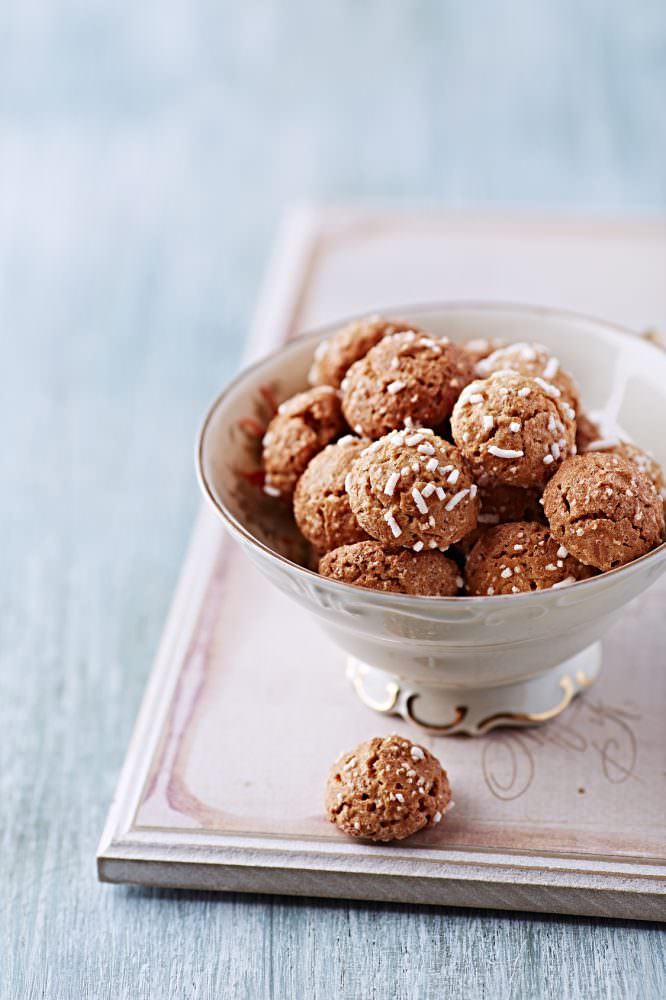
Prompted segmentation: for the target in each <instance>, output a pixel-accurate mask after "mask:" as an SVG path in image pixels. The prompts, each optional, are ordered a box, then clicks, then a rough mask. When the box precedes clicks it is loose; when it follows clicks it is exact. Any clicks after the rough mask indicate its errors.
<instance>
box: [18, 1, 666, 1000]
mask: <svg viewBox="0 0 666 1000" xmlns="http://www.w3.org/2000/svg"><path fill="white" fill-rule="evenodd" d="M503 11H504V8H503V6H502V5H500V4H496V3H493V2H491V0H487V2H485V3H483V4H481V7H479V6H478V5H465V4H456V3H453V2H447V3H424V4H421V5H418V6H417V7H414V6H412V5H409V4H401V5H394V6H393V7H391V10H390V11H389V9H388V8H387V7H386V5H384V4H381V3H379V0H373V2H372V3H368V4H366V5H363V7H362V8H359V6H358V5H357V4H354V3H352V2H351V0H345V2H342V3H338V4H334V5H329V6H328V7H326V8H325V9H324V8H320V7H319V6H318V5H315V6H313V5H311V4H306V3H304V2H296V0H294V2H286V0H285V2H283V3H281V4H275V5H266V4H262V3H259V2H257V0H250V2H248V3H244V4H242V5H232V4H230V3H219V4H218V3H212V2H207V0H196V2H194V0H193V2H190V3H177V2H168V3H163V2H159V3H158V2H157V0H147V2H145V3H141V4H130V3H128V2H126V3H121V4H115V5H111V6H109V7H108V8H107V9H106V10H105V9H104V8H103V7H100V6H97V5H95V6H91V5H90V4H88V3H85V2H84V0H58V2H57V3H56V4H49V5H44V6H43V7H40V5H38V4H13V5H6V6H5V7H3V9H2V11H1V12H0V29H1V30H0V47H1V51H0V87H1V88H2V129H1V130H0V357H1V359H2V367H1V373H2V391H1V392H0V426H1V427H2V430H3V445H2V449H1V451H0V509H1V511H2V522H1V523H2V529H3V530H2V542H1V549H0V551H1V553H2V563H1V565H2V570H3V572H2V573H1V574H0V636H1V642H0V734H1V737H2V738H1V739H0V871H1V879H2V881H1V885H2V889H1V892H0V996H1V997H3V998H11V1000H15V998H21V1000H22V998H30V1000H31V998H43V997H44V998H48V1000H71V998H73V997H76V998H89V997H95V998H96V1000H97V998H107V997H108V998H113V1000H123V998H132V1000H143V998H148V997H156V998H160V1000H161V998H163V997H186V998H197V1000H199V998H202V1000H203V998H206V1000H207V998H216V1000H217V998H220V997H230V998H234V1000H235V998H244V997H248V998H249V997H252V998H255V997H308V998H310V997H312V998H319V997H322V998H327V1000H328V998H330V997H332V996H339V997H344V998H350V1000H352V998H353V1000H357V998H375V997H376V998H384V997H391V998H396V1000H398V998H403V997H404V998H413V997H419V998H420V997H428V996H433V997H434V996H441V995H446V994H450V995H452V996H460V997H488V998H494V997H530V998H531V997H541V996H543V997H558V998H559V997H572V998H573V997H580V996H585V997H622V998H625V997H639V996H640V997H641V998H651V997H661V996H664V995H665V994H666V969H665V962H664V937H663V932H662V931H660V930H658V929H657V928H654V927H650V926H637V925H629V924H617V923H615V924H612V923H602V922H595V921H591V920H582V919H562V918H530V919H521V918H520V917H519V916H516V915H498V914H493V913H474V912H456V911H444V910H437V911H433V910H426V909H418V908H415V907H410V906H393V905H375V906H367V905H361V904H348V903H327V902H309V901H307V900H304V901H295V900H283V899H279V898H276V899H265V898H260V897H256V898H255V897H243V898H241V897H233V896H212V895H206V894H194V893H177V892H166V891H157V890H154V891H147V890H140V889H131V888H130V889H125V888H119V889H111V888H110V887H107V886H100V885H98V884H97V882H96V879H95V868H94V852H95V847H96V843H97V839H98V836H99V832H100V830H101V827H102V824H103V820H104V816H105V813H106V810H107V806H108V802H109V799H110V796H111V794H112V790H113V788H114V785H115V782H116V778H117V773H118V769H119V767H120V763H121V761H122V758H123V754H124V750H125V747H126V745H127V741H128V738H129V734H130V730H131V727H132V723H133V719H134V717H135V714H136V711H137V708H138V705H139V701H140V698H141V694H142V691H143V688H144V684H145V680H146V676H147V672H148V669H149V665H150V662H151V660H152V656H153V653H154V649H155V646H156V643H157V640H158V637H159V635H160V632H161V628H162V622H163V620H164V616H165V613H166V610H167V605H168V602H169V599H170V595H171V592H172V589H173V585H174V582H175V579H176V576H177V572H178V567H179V565H180V562H181V559H182V556H183V552H184V549H185V546H186V543H187V538H188V535H189V531H190V527H191V523H192V518H193V516H194V512H195V509H196V505H197V502H198V501H197V496H196V487H195V484H194V477H193V474H192V463H191V458H190V456H191V441H192V431H193V428H194V427H195V426H196V423H197V421H198V419H199V416H200V414H201V412H202V410H203V407H204V405H205V403H206V402H207V400H208V399H209V397H210V396H211V394H212V393H213V391H214V390H215V389H216V388H217V387H218V386H219V384H220V383H222V382H223V381H224V380H225V378H226V377H228V375H229V374H230V373H231V372H232V371H233V368H234V366H235V364H236V362H237V359H238V357H239V354H240V348H241V342H242V338H243V332H244V329H245V326H246V324H247V322H248V318H249V316H250V315H251V311H252V299H253V295H254V292H255V290H256V287H257V284H258V280H259V275H260V272H261V266H262V263H263V260H264V256H265V253H266V247H267V243H268V239H269V237H270V235H271V233H272V231H273V228H274V224H275V221H276V219H277V217H278V215H279V212H280V209H281V206H282V205H283V203H284V201H285V200H286V199H289V198H291V197H293V196H295V195H297V196H301V195H303V194H306V195H308V194H319V195H329V194H335V195H341V196H342V195H350V194H353V195H357V196H361V197H362V196H364V195H372V196H373V197H374V196H378V195H379V196H384V197H391V196H393V195H397V196H402V195H405V194H407V195H409V194H411V195H418V196H419V197H423V196H430V197H439V196H441V197H444V198H446V199H449V200H451V201H461V200H462V201H464V200H467V201H469V200H472V199H481V200H483V201H485V202H488V201H489V200H504V201H510V202H514V203H523V204H525V203H529V202H535V201H539V200H541V201H547V202H549V203H551V204H553V203H555V204H563V203H569V204H585V205H588V206H590V205H591V206H596V207H602V206H612V207H616V208H632V207H637V206H639V207H649V206H652V207H655V208H659V209H662V210H663V209H664V207H666V189H665V187H664V177H666V171H665V170H664V162H665V143H664V122H663V115H662V114H661V112H660V101H661V95H662V94H663V90H664V63H663V60H661V59H659V53H660V51H661V47H662V46H663V42H664V36H665V33H666V17H665V14H664V8H663V5H660V4H653V3H651V2H649V0H643V2H640V3H638V4H634V5H631V6H629V5H624V7H616V8H614V9H613V10H611V9H610V8H609V7H608V5H607V4H605V3H603V2H601V0H598V2H593V3H589V4H586V5H585V6H584V8H581V7H580V5H579V4H575V3H574V2H573V0H567V2H564V3H562V4H558V5H557V6H556V7H554V6H553V5H550V4H546V3H536V4H534V3H531V4H527V3H519V4H518V5H517V11H516V13H515V15H513V16H511V17H506V16H505V15H504V14H503ZM480 26H481V27H482V30H480ZM304 39H305V40H306V44H304V43H303V40H304ZM342 52H344V53H345V57H346V59H347V60H348V65H349V67H350V70H349V72H348V73H345V72H342V71H341V59H340V54H341V53H342ZM378 66H379V67H381V72H378V71H377V69H376V67H378ZM396 135H401V137H402V138H401V141H400V142H396V141H395V137H396ZM389 154H390V155H389Z"/></svg>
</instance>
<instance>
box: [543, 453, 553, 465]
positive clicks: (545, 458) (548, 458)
mask: <svg viewBox="0 0 666 1000" xmlns="http://www.w3.org/2000/svg"><path fill="white" fill-rule="evenodd" d="M554 461H555V459H554V458H553V456H552V455H544V456H543V464H544V465H550V464H551V462H554Z"/></svg>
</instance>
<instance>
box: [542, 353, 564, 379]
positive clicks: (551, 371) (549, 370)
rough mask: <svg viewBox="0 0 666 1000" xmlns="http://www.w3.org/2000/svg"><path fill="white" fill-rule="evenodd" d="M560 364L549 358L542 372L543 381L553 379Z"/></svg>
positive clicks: (555, 359)
mask: <svg viewBox="0 0 666 1000" xmlns="http://www.w3.org/2000/svg"><path fill="white" fill-rule="evenodd" d="M559 367H560V363H559V361H558V360H557V358H551V359H550V361H549V362H548V364H547V365H546V367H545V368H544V370H543V377H544V378H545V379H551V378H555V376H556V375H557V372H558V370H559Z"/></svg>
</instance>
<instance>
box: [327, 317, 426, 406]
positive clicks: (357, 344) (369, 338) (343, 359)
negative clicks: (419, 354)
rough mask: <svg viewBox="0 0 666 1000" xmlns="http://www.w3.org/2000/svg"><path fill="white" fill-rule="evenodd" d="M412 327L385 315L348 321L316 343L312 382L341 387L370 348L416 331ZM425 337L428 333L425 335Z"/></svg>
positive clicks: (336, 387)
mask: <svg viewBox="0 0 666 1000" xmlns="http://www.w3.org/2000/svg"><path fill="white" fill-rule="evenodd" d="M414 329H415V328H414V327H413V326H409V325H408V324H407V323H402V322H399V321H397V320H394V319H386V318H385V317H384V316H369V317H368V318H367V319H359V320H356V321H355V322H353V323H348V324H347V326H343V327H342V328H341V329H340V330H337V331H336V332H335V333H334V334H332V336H330V337H327V338H326V340H322V342H321V343H320V344H319V345H318V346H317V348H316V349H315V352H314V360H313V362H312V367H311V368H310V372H309V375H308V381H309V382H310V385H332V386H333V387H334V388H335V389H338V388H339V387H340V383H341V382H342V380H343V378H344V377H345V374H346V372H347V370H348V369H349V368H351V366H352V365H353V364H354V362H355V361H358V360H359V359H360V358H362V357H364V356H365V355H366V354H367V353H368V351H369V350H370V348H371V347H374V346H375V344H378V343H379V341H380V340H382V339H383V338H384V337H386V336H390V334H392V333H401V332H406V331H407V330H414ZM424 336H425V334H424Z"/></svg>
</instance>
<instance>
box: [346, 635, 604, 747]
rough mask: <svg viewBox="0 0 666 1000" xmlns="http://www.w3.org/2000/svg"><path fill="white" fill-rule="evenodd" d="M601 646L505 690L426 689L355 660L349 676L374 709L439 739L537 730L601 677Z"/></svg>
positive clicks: (592, 646) (588, 649)
mask: <svg viewBox="0 0 666 1000" xmlns="http://www.w3.org/2000/svg"><path fill="white" fill-rule="evenodd" d="M600 670H601V643H599V642H595V643H593V644H592V645H591V646H588V647H587V649H584V650H583V651H582V652H581V653H577V654H576V656H572V657H571V659H569V660H564V661H563V662H562V663H558V664H557V666H554V667H550V668H549V669H548V670H546V671H545V672H544V673H542V674H539V675H538V676H536V677H532V678H530V679H528V680H521V681H518V682H516V683H514V684H503V685H501V686H500V687H467V688H465V687H444V686H442V685H438V686H434V685H433V686H430V687H429V686H427V685H424V684H421V683H420V682H418V681H411V680H409V679H408V678H403V677H399V676H396V675H395V674H391V673H388V671H386V670H382V669H380V668H378V667H372V666H370V665H369V664H367V663H362V662H361V661H360V660H357V659H356V658H355V657H349V658H348V661H347V677H348V678H349V680H350V681H351V683H352V686H353V688H354V690H355V691H356V694H357V695H358V697H359V698H360V699H361V701H362V702H363V703H364V704H365V705H367V706H368V707H369V708H373V709H374V710H375V711H377V712H383V713H384V714H387V715H398V716H402V718H403V719H405V720H406V721H407V722H411V723H413V724H414V725H415V726H418V727H419V728H420V729H423V730H425V731H427V732H430V733H433V734H435V735H440V736H447V735H452V734H453V733H466V734H467V735H469V736H482V735H483V734H484V733H487V732H489V731H490V730H491V729H495V728H496V727H497V726H534V725H539V724H540V723H543V722H547V721H548V720H549V719H554V718H555V717H556V716H558V715H559V714H560V712H563V711H564V710H565V708H567V706H568V705H569V704H570V703H571V702H572V701H573V699H574V698H575V696H576V695H577V694H579V693H580V692H581V691H584V690H585V689H586V688H588V687H589V686H590V685H591V684H593V683H594V681H595V680H596V679H597V677H598V676H599V671H600Z"/></svg>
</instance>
